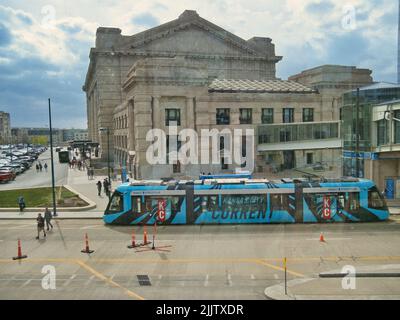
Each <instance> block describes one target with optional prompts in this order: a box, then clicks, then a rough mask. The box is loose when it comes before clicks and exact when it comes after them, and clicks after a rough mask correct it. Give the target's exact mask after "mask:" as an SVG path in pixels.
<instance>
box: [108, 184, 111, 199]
mask: <svg viewBox="0 0 400 320" xmlns="http://www.w3.org/2000/svg"><path fill="white" fill-rule="evenodd" d="M110 195H111V183H108V184H107V197H110Z"/></svg>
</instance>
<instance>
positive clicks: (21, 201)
mask: <svg viewBox="0 0 400 320" xmlns="http://www.w3.org/2000/svg"><path fill="white" fill-rule="evenodd" d="M18 206H19V212H22V211H24V209H25V207H26V205H25V199H24V197H23V196H19V197H18Z"/></svg>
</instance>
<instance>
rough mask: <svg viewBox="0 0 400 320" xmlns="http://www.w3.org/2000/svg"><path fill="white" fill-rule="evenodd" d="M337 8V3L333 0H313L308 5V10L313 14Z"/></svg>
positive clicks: (325, 12)
mask: <svg viewBox="0 0 400 320" xmlns="http://www.w3.org/2000/svg"><path fill="white" fill-rule="evenodd" d="M334 8H335V5H334V4H333V3H332V2H331V1H320V2H312V3H310V4H308V5H307V7H306V11H308V12H310V13H313V14H319V15H321V14H329V12H330V11H331V10H333V9H334Z"/></svg>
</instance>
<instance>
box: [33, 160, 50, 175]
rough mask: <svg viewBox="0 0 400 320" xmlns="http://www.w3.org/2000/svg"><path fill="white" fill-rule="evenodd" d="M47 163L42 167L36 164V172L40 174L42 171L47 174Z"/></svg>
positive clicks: (40, 164) (39, 163)
mask: <svg viewBox="0 0 400 320" xmlns="http://www.w3.org/2000/svg"><path fill="white" fill-rule="evenodd" d="M47 168H48V166H47V163H44V165H42V163H41V162H40V161H39V162H38V163H36V172H42V171H43V169H44V170H45V171H46V172H47Z"/></svg>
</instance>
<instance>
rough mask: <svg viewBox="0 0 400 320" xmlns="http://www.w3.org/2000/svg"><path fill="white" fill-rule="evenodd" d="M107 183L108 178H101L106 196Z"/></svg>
mask: <svg viewBox="0 0 400 320" xmlns="http://www.w3.org/2000/svg"><path fill="white" fill-rule="evenodd" d="M108 184H109V182H108V179H107V178H105V179H104V180H103V190H104V193H105V195H106V196H108Z"/></svg>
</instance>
